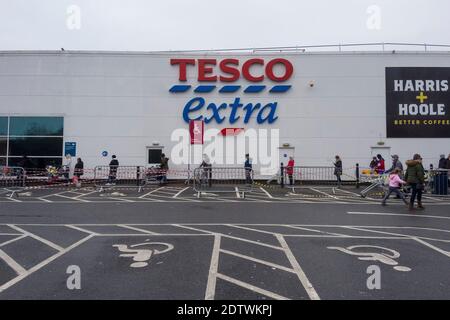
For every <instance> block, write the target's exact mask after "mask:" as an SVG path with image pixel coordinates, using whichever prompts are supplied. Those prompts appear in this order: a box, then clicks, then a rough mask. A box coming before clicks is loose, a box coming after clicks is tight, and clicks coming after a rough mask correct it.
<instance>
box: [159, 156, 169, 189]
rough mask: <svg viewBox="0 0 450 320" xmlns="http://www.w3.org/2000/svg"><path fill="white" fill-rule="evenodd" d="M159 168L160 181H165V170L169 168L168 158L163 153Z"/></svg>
mask: <svg viewBox="0 0 450 320" xmlns="http://www.w3.org/2000/svg"><path fill="white" fill-rule="evenodd" d="M159 168H160V170H161V183H165V182H167V171H168V170H169V158H167V157H166V155H165V154H164V153H162V154H161V162H160V165H159Z"/></svg>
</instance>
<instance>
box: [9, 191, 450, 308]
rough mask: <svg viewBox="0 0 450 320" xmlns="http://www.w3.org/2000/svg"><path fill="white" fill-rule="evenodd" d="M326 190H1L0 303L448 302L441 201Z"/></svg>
mask: <svg viewBox="0 0 450 320" xmlns="http://www.w3.org/2000/svg"><path fill="white" fill-rule="evenodd" d="M318 190H319V191H321V192H316V194H319V195H320V196H316V197H313V196H311V195H310V194H309V193H308V194H306V193H301V192H298V191H295V190H294V192H291V191H287V192H284V193H278V192H277V191H275V190H272V189H270V188H262V190H261V189H260V190H258V192H255V193H254V194H248V195H246V196H245V198H244V197H240V196H239V195H237V194H231V195H208V194H204V195H202V196H201V197H200V198H198V197H197V196H196V194H195V192H193V190H192V189H189V188H188V189H185V187H184V186H179V187H173V188H163V189H159V190H158V188H156V187H155V188H153V189H151V190H143V191H142V192H136V190H131V191H126V190H109V191H103V193H97V192H96V191H95V190H81V191H80V190H57V191H56V190H53V191H51V192H48V191H44V190H35V191H33V193H32V194H28V195H26V194H22V195H19V196H18V197H16V196H14V197H12V198H11V197H8V195H7V194H5V195H4V196H3V197H2V198H0V299H64V300H66V299H155V300H160V299H169V300H173V299H177V300H178V299H182V300H184V299H198V300H203V299H216V300H218V299H219V300H220V299H238V300H245V299H261V300H265V299H305V300H306V299H314V300H315V299H449V298H450V278H449V277H448V270H450V213H449V212H450V210H449V208H450V204H449V203H448V201H447V200H446V198H432V197H430V199H427V202H426V203H427V205H426V210H424V211H414V212H409V211H408V210H407V208H406V207H405V206H404V205H402V204H401V203H400V202H399V201H398V200H396V199H392V201H391V202H390V203H389V205H388V206H386V207H382V206H380V205H379V199H375V198H373V200H371V199H362V198H358V197H357V194H355V195H351V194H350V193H352V192H353V191H352V190H344V191H339V190H332V189H330V190H326V189H318ZM90 192H92V193H90ZM114 192H115V194H113V193H114ZM313 192H314V190H313ZM348 192H350V193H348ZM323 193H325V194H323ZM101 194H103V195H101ZM105 194H106V196H105ZM369 198H370V197H369ZM11 199H14V200H11ZM42 199H44V200H42ZM46 200H47V201H46ZM83 200H84V201H83Z"/></svg>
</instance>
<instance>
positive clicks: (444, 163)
mask: <svg viewBox="0 0 450 320" xmlns="http://www.w3.org/2000/svg"><path fill="white" fill-rule="evenodd" d="M447 161H448V160H447V159H445V155H443V154H441V158H440V159H439V165H438V169H447Z"/></svg>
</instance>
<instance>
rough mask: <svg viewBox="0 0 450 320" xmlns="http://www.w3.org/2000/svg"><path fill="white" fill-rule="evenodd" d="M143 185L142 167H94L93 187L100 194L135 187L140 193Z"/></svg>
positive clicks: (144, 180)
mask: <svg viewBox="0 0 450 320" xmlns="http://www.w3.org/2000/svg"><path fill="white" fill-rule="evenodd" d="M145 183H146V169H145V167H144V166H96V167H95V169H94V185H95V187H96V188H100V192H102V191H103V190H104V189H112V188H120V187H136V188H138V191H139V192H141V190H142V188H143V187H144V185H145Z"/></svg>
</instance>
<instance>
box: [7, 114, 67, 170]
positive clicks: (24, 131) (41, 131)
mask: <svg viewBox="0 0 450 320" xmlns="http://www.w3.org/2000/svg"><path fill="white" fill-rule="evenodd" d="M8 123H9V125H8ZM63 134H64V118H63V117H9V118H8V117H0V164H1V163H4V164H3V165H8V166H16V165H18V164H19V163H20V161H21V160H22V158H23V157H24V156H27V157H28V158H29V159H30V160H31V163H32V164H33V167H35V168H44V167H45V166H47V165H54V166H60V165H61V164H62V157H63V140H64V139H63Z"/></svg>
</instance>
